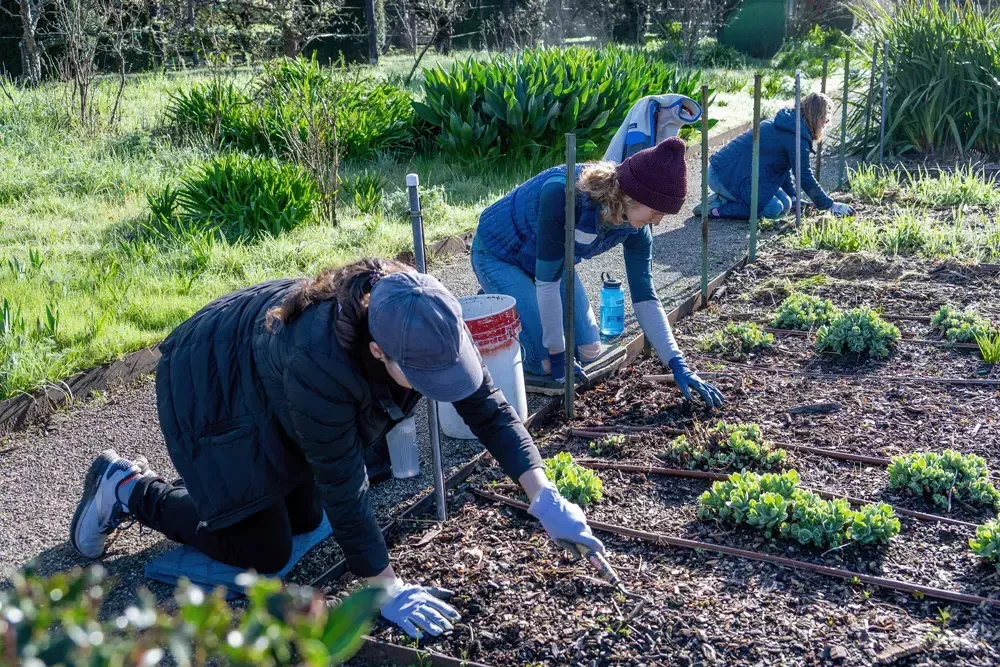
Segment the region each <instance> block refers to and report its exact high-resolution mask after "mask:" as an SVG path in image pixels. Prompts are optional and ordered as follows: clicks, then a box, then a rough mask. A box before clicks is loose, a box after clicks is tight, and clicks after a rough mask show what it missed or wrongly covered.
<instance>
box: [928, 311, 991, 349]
mask: <svg viewBox="0 0 1000 667" xmlns="http://www.w3.org/2000/svg"><path fill="white" fill-rule="evenodd" d="M931 326H932V327H934V328H935V329H940V330H941V332H942V333H943V334H944V336H945V338H947V339H948V340H950V341H951V342H953V343H974V342H976V338H977V337H979V336H983V335H985V334H988V333H989V331H990V321H989V320H987V319H986V318H984V317H982V316H980V315H979V314H977V313H975V312H973V311H971V310H958V309H957V308H952V307H951V306H948V305H944V306H941V307H940V308H939V309H938V311H937V312H936V313H935V314H934V317H932V318H931Z"/></svg>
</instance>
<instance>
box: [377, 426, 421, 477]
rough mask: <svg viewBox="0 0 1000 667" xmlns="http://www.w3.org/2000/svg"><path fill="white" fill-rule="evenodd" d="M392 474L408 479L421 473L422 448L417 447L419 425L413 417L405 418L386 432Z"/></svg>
mask: <svg viewBox="0 0 1000 667" xmlns="http://www.w3.org/2000/svg"><path fill="white" fill-rule="evenodd" d="M385 440H386V442H387V443H388V444H389V462H390V463H391V464H392V476H393V477H395V478H396V479H407V478H408V477H416V476H417V475H419V474H420V450H419V449H418V448H417V425H416V423H415V422H414V421H413V417H410V418H409V419H404V420H403V421H401V422H399V423H398V424H396V425H395V426H394V427H393V428H392V430H391V431H389V432H388V433H386V435H385Z"/></svg>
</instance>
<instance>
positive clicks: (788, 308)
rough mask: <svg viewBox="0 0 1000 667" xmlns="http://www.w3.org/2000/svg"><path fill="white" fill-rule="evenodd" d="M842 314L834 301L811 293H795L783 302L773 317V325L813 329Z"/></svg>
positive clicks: (802, 329)
mask: <svg viewBox="0 0 1000 667" xmlns="http://www.w3.org/2000/svg"><path fill="white" fill-rule="evenodd" d="M839 314H840V310H838V309H837V308H836V307H835V306H834V305H833V302H832V301H830V300H829V299H821V298H819V297H818V296H812V295H811V294H802V293H799V292H795V293H793V294H792V295H791V296H789V297H788V298H787V299H785V300H784V301H782V302H781V304H780V305H779V306H778V310H777V311H775V313H774V317H773V318H772V319H771V326H772V327H775V328H777V329H798V330H801V331H811V330H812V329H814V328H816V327H819V326H823V325H824V324H829V323H830V320H832V319H833V318H834V317H835V316H837V315H839Z"/></svg>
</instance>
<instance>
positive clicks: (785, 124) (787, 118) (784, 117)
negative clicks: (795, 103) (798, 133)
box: [774, 109, 812, 144]
mask: <svg viewBox="0 0 1000 667" xmlns="http://www.w3.org/2000/svg"><path fill="white" fill-rule="evenodd" d="M774 127H775V129H778V130H781V131H782V132H791V133H792V134H795V109H782V110H780V111H779V112H778V113H776V114H774ZM802 138H803V139H805V140H806V141H807V142H809V143H810V144H811V143H812V132H810V131H809V126H808V125H806V123H805V121H804V120H803V121H802Z"/></svg>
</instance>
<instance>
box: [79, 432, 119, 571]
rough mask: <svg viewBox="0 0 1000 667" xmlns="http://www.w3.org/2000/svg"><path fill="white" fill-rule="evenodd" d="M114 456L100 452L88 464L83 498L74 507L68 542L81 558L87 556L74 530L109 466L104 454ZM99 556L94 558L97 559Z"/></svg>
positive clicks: (107, 452) (109, 451) (108, 460)
mask: <svg viewBox="0 0 1000 667" xmlns="http://www.w3.org/2000/svg"><path fill="white" fill-rule="evenodd" d="M109 453H110V454H112V455H115V454H116V452H115V451H114V450H113V449H109V450H107V451H103V452H101V455H100V456H98V457H97V459H95V460H94V462H93V463H91V464H90V469H89V470H87V476H86V477H85V478H84V480H83V498H81V499H80V503H79V504H78V505H77V506H76V511H75V512H74V513H73V520H72V521H71V522H70V524H69V540H70V542H71V543H72V544H73V548H74V549H76V551H77V553H79V554H80V555H81V556H86V557H88V558H89V557H90V556H87V554H85V553H83V551H82V550H81V549H80V547H79V546H77V542H76V529H77V526H78V525H79V523H80V519H81V518H82V517H83V512H84V510H85V509H86V507H87V506H88V505H89V504H90V503H91V502H92V501H93V500H94V496H95V495H96V494H97V487H98V486H99V485H100V483H101V479H102V478H103V477H104V473H105V472H107V470H108V467H109V466H110V465H111V458H110V457H109V456H106V454H109ZM99 557H100V556H95V558H99Z"/></svg>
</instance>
